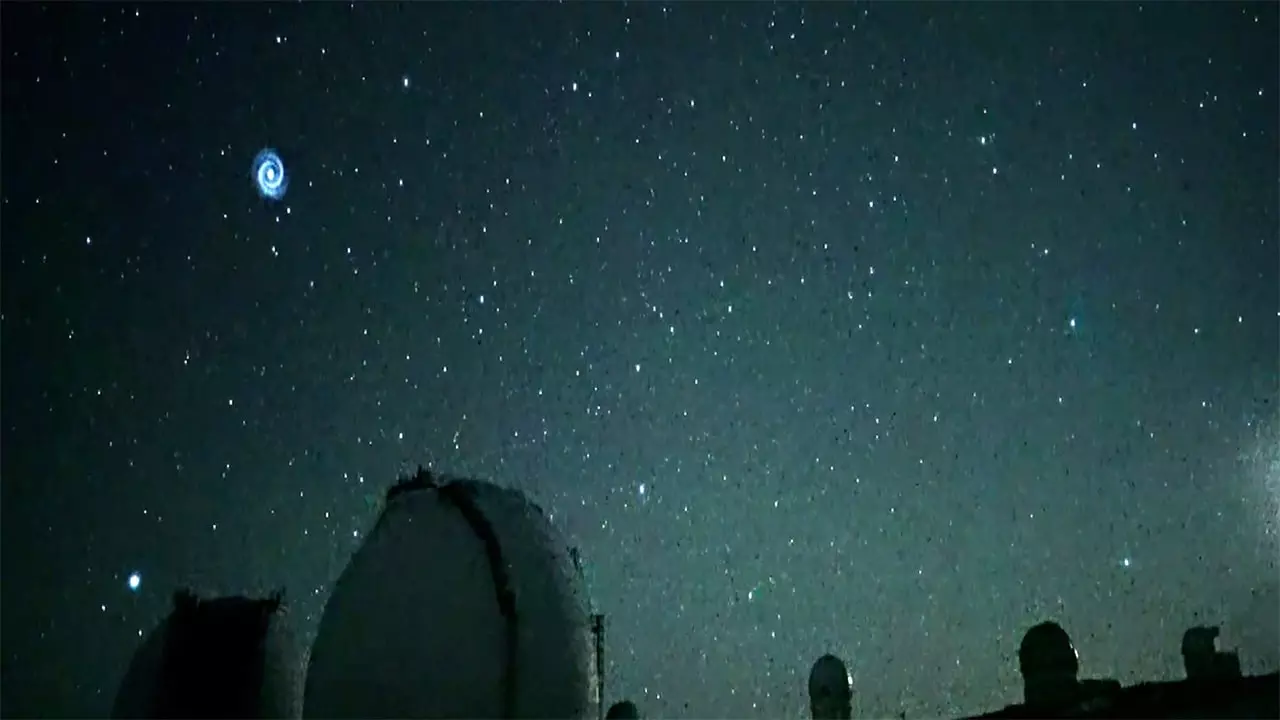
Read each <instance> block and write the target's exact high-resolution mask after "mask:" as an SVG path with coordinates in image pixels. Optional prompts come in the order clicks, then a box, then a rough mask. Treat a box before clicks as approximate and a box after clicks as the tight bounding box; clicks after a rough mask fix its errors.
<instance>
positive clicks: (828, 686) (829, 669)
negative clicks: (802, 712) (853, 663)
mask: <svg viewBox="0 0 1280 720" xmlns="http://www.w3.org/2000/svg"><path fill="white" fill-rule="evenodd" d="M809 713H810V715H811V716H812V717H813V720H849V719H850V718H852V717H853V678H852V676H850V675H849V668H848V666H846V665H845V664H844V661H843V660H841V659H840V658H838V657H836V656H835V655H831V654H827V655H823V656H822V657H820V658H818V659H817V661H816V662H814V663H813V667H812V668H810V670H809Z"/></svg>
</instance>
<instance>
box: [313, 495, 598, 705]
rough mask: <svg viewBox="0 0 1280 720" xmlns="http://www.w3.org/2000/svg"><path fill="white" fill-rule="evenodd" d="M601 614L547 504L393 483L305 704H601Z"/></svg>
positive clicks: (344, 579)
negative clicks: (593, 621)
mask: <svg viewBox="0 0 1280 720" xmlns="http://www.w3.org/2000/svg"><path fill="white" fill-rule="evenodd" d="M424 476H425V479H424ZM589 613H590V607H589V605H588V602H587V599H586V593H585V588H584V587H583V582H582V576H581V572H580V570H579V568H578V566H577V564H576V563H575V562H574V559H573V557H572V554H571V552H570V550H569V547H568V545H567V544H566V543H565V542H564V540H563V538H562V537H561V536H560V534H559V533H558V532H556V530H555V528H554V527H553V526H552V525H551V523H550V522H549V520H548V519H547V517H546V516H545V514H544V513H543V512H542V510H541V509H540V508H539V507H538V506H537V505H535V504H533V503H532V502H530V501H529V500H528V499H527V498H526V497H525V496H524V495H523V494H521V493H519V492H517V491H514V490H509V489H504V488H501V487H498V486H496V485H493V484H490V483H486V482H480V481H472V480H457V481H452V482H445V483H436V482H435V481H434V480H433V479H431V478H430V476H428V475H426V473H425V472H420V473H419V476H418V478H415V479H414V480H411V481H406V482H403V483H401V484H400V485H398V486H397V487H395V488H393V489H392V490H391V491H390V492H389V493H388V495H387V502H386V507H385V508H384V510H383V512H382V515H381V516H380V517H379V518H378V521H377V523H376V524H375V526H374V528H373V530H372V531H371V532H370V533H369V535H368V536H367V537H366V538H365V541H364V543H363V545H362V546H361V547H360V549H359V550H358V551H357V552H356V553H355V555H354V556H353V557H352V559H351V562H350V563H349V564H348V565H347V568H346V570H344V571H343V573H342V575H341V576H340V577H339V579H338V581H337V583H336V584H335V586H334V588H333V593H332V595H331V596H330V597H329V600H328V603H327V605H326V606H325V610H324V614H323V616H322V618H321V620H320V625H319V629H318V632H317V635H316V639H315V643H314V644H313V645H312V647H311V652H310V658H309V661H308V668H307V677H306V690H305V699H304V704H303V713H304V715H305V716H307V717H322V718H342V717H359V718H370V717H420V718H433V717H434V718H444V717H448V718H480V717H484V718H496V717H557V718H572V717H586V716H588V715H594V714H595V712H596V708H595V707H594V698H595V688H594V682H596V679H595V677H594V667H595V665H594V649H593V644H592V636H591V629H590V628H591V626H590V615H589Z"/></svg>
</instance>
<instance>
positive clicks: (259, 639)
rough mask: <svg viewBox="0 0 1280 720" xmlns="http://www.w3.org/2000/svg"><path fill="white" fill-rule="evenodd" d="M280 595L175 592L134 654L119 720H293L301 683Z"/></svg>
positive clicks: (119, 699)
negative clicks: (166, 610) (206, 596)
mask: <svg viewBox="0 0 1280 720" xmlns="http://www.w3.org/2000/svg"><path fill="white" fill-rule="evenodd" d="M281 607H282V606H281V597H280V596H279V595H275V596H272V597H270V598H264V599H253V598H247V597H220V598H212V599H201V598H199V597H197V596H196V595H195V594H193V593H190V592H186V591H181V592H178V593H176V594H175V595H174V599H173V610H172V611H171V612H170V613H169V616H168V617H166V618H165V619H164V621H162V622H161V623H160V625H159V626H158V627H157V628H156V629H155V630H153V631H152V632H151V633H150V634H149V635H148V636H147V638H146V640H145V641H144V642H143V644H142V647H140V648H139V649H138V651H137V652H136V653H135V654H134V656H133V659H132V661H131V662H130V663H129V668H128V670H127V671H126V673H125V677H124V679H123V680H122V681H121V683H120V688H119V690H118V692H117V694H116V698H115V701H114V703H113V705H112V710H111V713H112V716H113V717H117V718H280V717H298V716H299V714H300V710H301V678H300V668H299V665H298V663H296V662H293V661H292V649H293V648H292V643H291V642H290V641H289V637H288V634H287V633H286V632H285V631H284V630H283V628H282V625H281V623H280V622H279V618H280V610H281Z"/></svg>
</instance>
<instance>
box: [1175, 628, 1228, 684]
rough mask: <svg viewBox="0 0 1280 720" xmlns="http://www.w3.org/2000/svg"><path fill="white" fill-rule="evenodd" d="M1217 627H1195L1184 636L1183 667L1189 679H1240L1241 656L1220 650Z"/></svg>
mask: <svg viewBox="0 0 1280 720" xmlns="http://www.w3.org/2000/svg"><path fill="white" fill-rule="evenodd" d="M1218 633H1219V630H1218V628H1216V627H1193V628H1189V629H1188V630H1187V631H1186V632H1185V633H1183V635H1182V665H1183V667H1184V668H1185V669H1186V671H1187V679H1189V680H1203V679H1206V678H1223V677H1240V656H1239V655H1237V654H1236V653H1235V652H1221V651H1219V650H1218Z"/></svg>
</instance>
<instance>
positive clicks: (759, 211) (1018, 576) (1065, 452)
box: [0, 3, 1280, 717]
mask: <svg viewBox="0 0 1280 720" xmlns="http://www.w3.org/2000/svg"><path fill="white" fill-rule="evenodd" d="M0 20H2V22H0V30H2V43H3V47H2V49H0V52H2V54H3V58H4V61H3V82H2V83H0V88H2V90H0V92H2V96H3V123H2V125H0V137H2V140H3V146H2V154H3V187H2V195H3V198H2V202H3V205H0V234H2V237H3V242H2V244H0V249H2V251H3V281H2V283H0V291H2V295H0V297H2V300H3V308H2V315H3V317H2V327H3V375H2V389H3V437H2V439H3V454H2V458H3V479H4V482H3V544H2V549H3V556H2V557H3V599H2V602H3V625H2V627H0V634H2V635H3V687H4V695H3V702H4V710H5V712H6V713H7V714H41V715H75V716H92V715H101V714H102V713H105V712H106V711H107V710H108V709H109V707H110V701H111V698H112V695H113V694H114V691H115V687H116V684H117V683H118V681H119V679H120V678H121V676H122V674H123V672H124V669H125V665H126V662H127V660H128V658H129V656H130V654H131V653H132V651H133V650H134V649H135V648H136V646H137V645H138V643H139V642H140V638H139V634H140V632H142V631H144V630H149V629H150V628H151V627H153V626H154V624H155V623H156V622H158V621H159V620H160V618H161V617H162V616H163V615H164V613H165V612H166V611H167V610H168V607H169V602H170V597H171V593H172V591H173V590H174V589H175V588H176V587H178V586H191V587H193V588H195V589H196V590H198V591H201V592H206V593H254V594H265V593H268V592H270V591H271V590H273V589H275V588H277V587H281V586H283V587H285V588H286V589H287V592H288V599H289V604H290V612H289V616H288V617H289V622H291V623H293V624H294V626H295V627H296V632H297V634H298V635H299V637H300V638H301V639H302V640H304V641H305V640H306V639H307V638H308V637H309V636H310V633H312V632H313V631H314V627H315V623H316V620H317V618H318V616H319V613H320V612H321V610H322V608H323V603H324V601H325V598H326V593H327V588H328V587H329V586H330V584H331V583H332V582H333V580H334V579H335V578H336V576H337V574H338V573H339V572H340V571H341V570H342V568H343V566H344V563H345V561H346V559H347V558H348V557H349V556H350V554H351V553H352V551H353V549H354V548H355V547H357V546H358V544H359V542H360V538H361V536H362V534H363V533H364V532H365V531H366V530H367V529H368V528H369V527H370V525H371V523H372V521H373V519H374V518H375V517H376V514H377V512H378V511H379V506H380V502H381V498H382V496H383V493H384V492H385V490H386V489H387V487H388V486H390V485H391V484H392V483H394V481H395V480H396V478H397V476H398V475H399V474H400V473H402V472H405V471H406V470H409V469H411V468H414V467H416V466H417V465H418V464H419V463H422V464H424V465H427V466H429V467H431V468H433V469H436V470H438V471H442V472H446V473H451V474H455V475H466V476H475V477H483V478H488V479H492V480H494V481H496V482H500V483H502V484H505V485H510V486H513V487H516V488H520V489H522V490H524V491H526V492H527V493H529V494H530V495H531V496H532V497H533V498H534V499H535V500H536V501H537V502H539V503H540V504H541V505H542V506H543V507H544V508H545V509H546V510H547V512H548V513H549V514H551V515H552V517H553V519H554V521H555V522H556V523H557V524H558V525H559V526H560V527H562V528H563V529H564V530H565V532H566V533H567V535H568V537H569V538H571V540H572V541H573V542H574V543H576V544H578V545H579V546H580V547H581V548H582V552H583V556H584V558H585V560H586V561H587V564H588V566H589V567H588V575H589V580H590V583H591V587H592V593H593V596H594V597H595V599H596V602H597V603H598V606H599V608H600V610H601V611H602V612H604V613H606V614H607V616H608V622H609V630H608V632H609V635H608V646H607V651H608V660H609V666H608V683H609V696H610V697H609V699H610V700H616V699H619V698H621V697H626V698H630V699H632V700H634V701H635V702H636V703H637V704H638V705H639V706H640V708H641V709H642V711H643V712H645V713H646V714H648V715H653V716H658V715H665V716H701V717H725V716H738V717H768V716H774V717H776V716H783V715H786V716H797V715H798V714H800V713H802V712H804V711H805V709H806V708H807V696H806V691H805V685H804V679H805V677H806V676H807V673H808V668H809V665H810V664H811V663H812V662H813V660H814V659H816V658H817V657H818V656H820V655H822V654H823V653H825V652H829V651H830V652H835V653H837V654H839V655H841V656H843V657H844V658H846V659H847V660H848V661H849V664H850V666H851V668H852V670H853V674H854V678H855V685H856V687H857V691H858V693H859V699H858V707H859V710H860V711H861V712H862V713H863V714H866V715H876V716H886V715H890V714H896V713H897V712H900V711H902V712H906V713H907V714H908V716H915V717H919V716H925V715H937V714H943V713H961V712H977V711H980V710H985V709H994V708H996V707H1000V706H1002V705H1004V704H1008V703H1012V702H1016V701H1018V700H1020V699H1021V686H1020V684H1019V682H1018V679H1017V674H1016V662H1015V660H1014V656H1015V653H1016V649H1017V644H1018V641H1019V638H1020V636H1021V634H1022V632H1024V631H1025V630H1026V629H1027V628H1029V627H1030V626H1031V625H1032V624H1034V623H1035V622H1038V621H1040V620H1044V619H1057V620H1058V621H1059V622H1061V623H1062V624H1063V625H1064V627H1066V629H1067V630H1068V631H1069V632H1070V633H1071V634H1072V636H1073V638H1074V640H1075V642H1076V645H1077V647H1078V649H1079V652H1080V655H1081V661H1082V666H1083V672H1084V674H1086V675H1092V676H1111V677H1115V678H1117V679H1120V680H1121V681H1124V682H1133V681H1136V680H1140V679H1155V678H1165V677H1178V676H1180V675H1181V664H1180V662H1181V661H1180V658H1179V655H1178V642H1179V638H1180V636H1181V632H1182V630H1183V629H1185V628H1186V627H1187V626H1188V625H1191V624H1193V623H1195V622H1215V623H1221V624H1222V625H1223V626H1224V630H1223V644H1224V645H1226V646H1229V647H1230V646H1234V647H1238V648H1239V649H1240V650H1241V654H1242V660H1243V663H1244V666H1245V669H1246V671H1257V670H1261V669H1264V668H1265V669H1270V670H1274V669H1275V668H1276V665H1277V664H1278V663H1280V648H1278V647H1277V645H1278V644H1280V639H1278V636H1277V634H1276V629H1275V627H1276V621H1275V618H1276V614H1277V612H1276V607H1277V605H1276V603H1277V602H1278V600H1277V598H1278V594H1277V589H1276V588H1277V577H1278V575H1277V573H1278V572H1280V570H1278V568H1277V553H1278V552H1280V543H1278V540H1277V527H1276V526H1277V522H1276V521H1277V505H1276V498H1277V497H1278V496H1280V413H1278V412H1277V404H1278V400H1280V390H1278V382H1280V369H1278V368H1280V360H1278V348H1280V289H1278V286H1280V243H1278V236H1280V213H1278V212H1277V207H1278V197H1280V194H1278V193H1280V160H1278V158H1280V144H1278V135H1277V128H1278V126H1280V103H1278V98H1280V79H1278V78H1280V70H1278V68H1280V54H1278V52H1277V38H1278V37H1280V6H1278V5H1277V4H1276V3H1265V4H1253V5H1241V4H1230V3H1212V4H1184V3H1178V4H1166V3H1158V4H1151V5H1137V4H1129V3H1108V4H1105V5H1093V4H1083V3H1080V4H1077V3H1072V4H1067V5H1050V4H1040V3H1034V4H1033V3H1025V4H1022V3H1020V4H1016V5H1012V4H964V5H961V4H948V5H930V4H872V5H865V4H823V5H798V4H787V5H773V4H766V3H757V4H729V3H716V4H685V3H676V4H668V5H662V4H659V3H644V4H642V5H623V4H572V5H550V4H546V5H544V4H541V3H539V4H489V5H477V4H468V5H465V6H462V5H445V4H428V3H421V4H410V5H392V4H383V3H378V4H359V5H355V6H351V5H346V4H336V3H326V4H306V5H299V4H290V5H285V4H241V3H235V4H223V5H216V6H215V5H190V4H174V5H160V4H151V3H146V4H142V5H139V6H122V5H117V4H109V3H94V4H74V5H73V4H55V5H38V4H27V3H5V4H4V6H3V12H2V13H0ZM264 148H272V149H274V150H276V151H277V152H278V153H279V155H280V157H281V158H282V159H283V161H284V163H285V168H286V172H287V176H288V177H289V179H290V185H289V187H288V191H287V194H285V195H284V197H283V198H281V199H279V200H272V199H270V198H263V197H261V196H260V194H259V193H258V190H257V187H256V185H255V181H254V177H253V175H252V172H251V171H252V165H253V162H254V158H255V156H256V155H257V154H258V152H259V151H260V150H262V149H264ZM135 572H136V573H138V577H139V580H140V582H139V583H138V586H137V587H136V588H132V589H131V587H130V583H129V578H130V575H131V574H132V573H135ZM1268 623H1269V624H1268Z"/></svg>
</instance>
